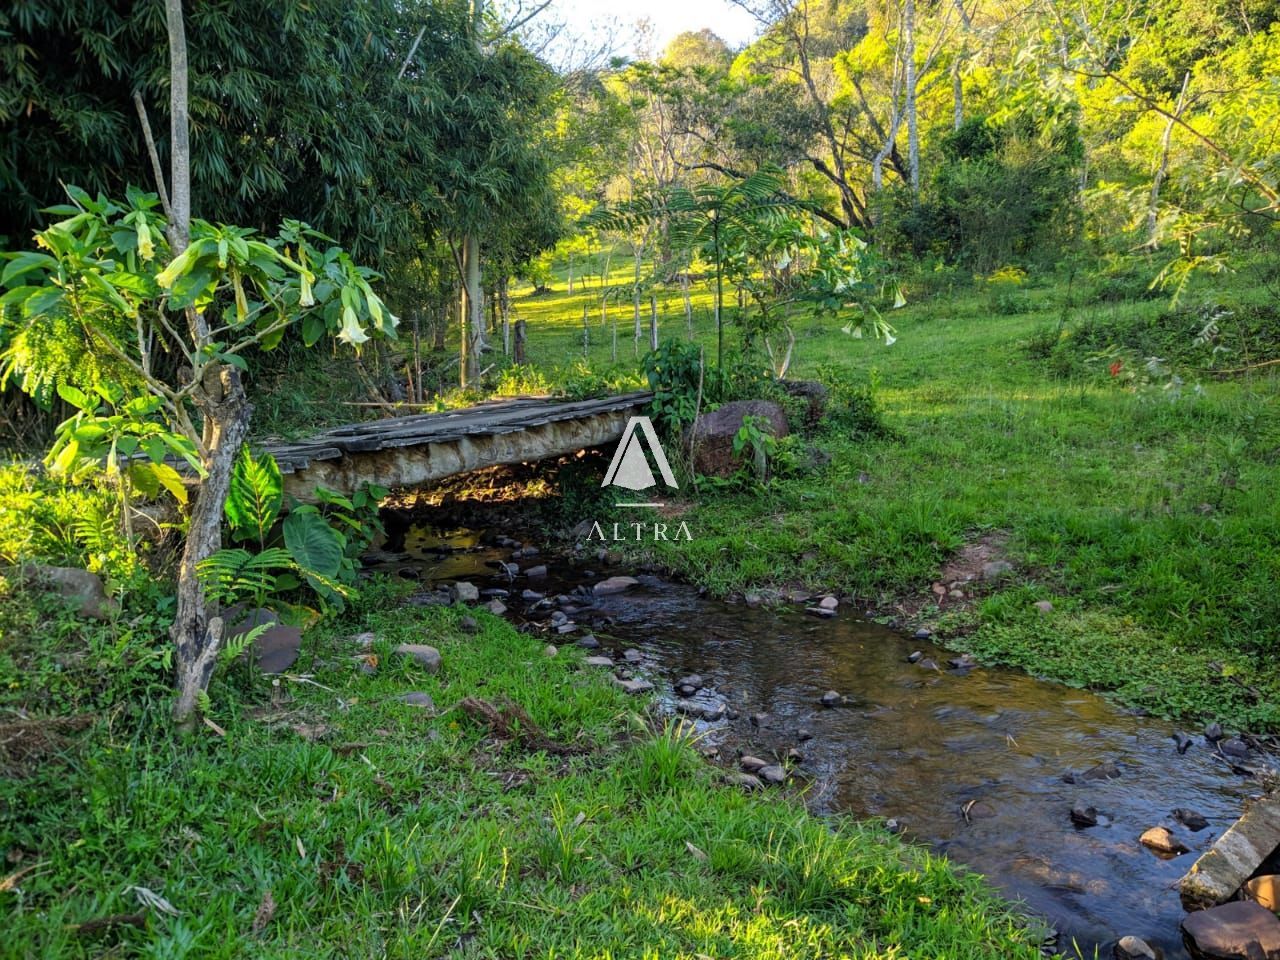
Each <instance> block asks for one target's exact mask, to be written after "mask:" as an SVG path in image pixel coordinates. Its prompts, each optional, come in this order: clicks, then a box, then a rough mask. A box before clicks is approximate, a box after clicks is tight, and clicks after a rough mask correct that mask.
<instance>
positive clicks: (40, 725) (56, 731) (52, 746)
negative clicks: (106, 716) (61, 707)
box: [0, 713, 93, 779]
mask: <svg viewBox="0 0 1280 960" xmlns="http://www.w3.org/2000/svg"><path fill="white" fill-rule="evenodd" d="M92 722H93V716H92V715H91V714H87V713H84V714H79V715H77V716H73V717H22V718H19V719H17V720H10V721H5V722H3V723H0V776H3V777H10V778H14V779H17V778H19V777H25V776H28V775H29V774H30V773H31V771H32V770H33V769H34V768H35V767H36V766H37V765H38V764H40V763H41V762H43V761H44V760H45V759H46V758H48V757H51V756H53V755H55V754H57V753H59V752H60V751H62V750H63V749H65V748H66V747H67V745H68V744H69V743H70V742H71V738H70V734H73V733H76V732H78V731H80V730H83V729H85V728H86V727H88V726H89V725H90V724H91V723H92Z"/></svg>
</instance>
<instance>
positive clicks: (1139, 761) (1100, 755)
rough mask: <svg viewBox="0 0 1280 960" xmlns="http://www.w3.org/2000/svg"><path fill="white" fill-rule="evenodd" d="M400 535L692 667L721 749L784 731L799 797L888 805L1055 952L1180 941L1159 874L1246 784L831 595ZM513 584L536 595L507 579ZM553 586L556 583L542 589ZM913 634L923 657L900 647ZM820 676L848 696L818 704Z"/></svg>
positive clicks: (492, 590) (1122, 717) (1093, 706)
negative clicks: (755, 588) (511, 567)
mask: <svg viewBox="0 0 1280 960" xmlns="http://www.w3.org/2000/svg"><path fill="white" fill-rule="evenodd" d="M500 539H501V538H500ZM402 545H403V553H400V554H399V555H398V557H397V559H396V561H395V563H394V565H393V566H391V567H390V568H389V569H394V570H399V571H400V572H401V573H402V575H418V576H421V577H422V578H423V579H424V580H427V581H439V580H454V579H460V580H469V581H471V582H473V583H475V584H476V585H477V586H479V587H481V588H482V589H483V590H484V592H485V594H486V596H485V597H484V599H489V598H490V597H494V596H497V597H500V598H501V599H502V602H503V603H504V604H506V605H508V606H509V608H510V610H509V612H508V614H507V616H509V617H511V618H513V619H514V620H516V621H517V622H522V621H529V622H531V623H536V624H546V623H547V622H548V621H549V619H550V617H551V615H552V613H553V612H554V611H555V610H556V609H558V608H559V607H565V608H567V609H568V610H569V611H570V620H571V621H574V622H576V624H577V626H576V628H575V629H573V630H571V631H570V632H567V633H565V634H563V635H557V634H556V632H555V629H554V628H549V635H548V640H549V642H552V643H556V644H558V645H561V646H565V645H569V644H572V643H574V642H575V641H576V640H577V639H579V638H581V637H582V636H584V635H585V634H587V633H592V634H594V635H595V636H597V637H598V638H599V641H600V643H601V649H600V650H599V651H593V652H598V653H601V654H608V655H611V656H613V658H614V659H615V660H616V661H618V663H619V664H620V665H622V658H621V654H622V652H623V651H624V650H625V649H634V650H636V651H638V652H639V659H638V660H637V661H636V662H631V663H627V664H625V666H626V667H627V668H628V669H630V670H631V671H632V672H634V673H635V675H636V676H640V677H644V678H646V679H648V680H651V681H653V682H654V684H655V685H656V687H657V692H658V696H659V698H660V699H661V700H662V701H663V702H664V703H665V704H666V705H667V706H668V707H671V706H673V705H674V703H675V701H676V697H677V695H676V694H675V693H673V690H672V685H673V683H674V682H675V681H676V680H677V679H679V678H681V677H684V676H686V675H688V674H693V673H696V674H699V675H701V677H702V678H703V680H704V682H705V687H704V689H702V690H701V691H699V692H698V694H697V695H696V696H695V697H694V698H693V699H694V701H695V702H699V703H703V704H707V705H714V704H715V703H717V702H720V701H723V702H724V703H725V704H726V705H727V707H728V708H729V713H728V717H727V718H726V719H723V720H720V721H716V722H713V723H706V722H704V721H698V726H699V727H700V728H702V729H704V730H705V731H706V740H707V742H709V743H712V744H714V745H716V746H718V747H719V748H720V751H721V755H722V758H723V759H722V761H721V762H722V763H724V765H725V766H726V768H727V769H734V768H735V765H734V763H733V761H734V760H735V757H736V755H737V754H738V753H747V754H752V755H755V756H758V757H761V758H764V759H767V760H769V762H771V763H772V762H774V760H773V758H774V757H781V756H785V755H786V753H787V751H788V750H789V749H790V748H793V747H794V748H796V749H797V750H798V751H799V753H800V754H801V755H802V757H803V759H802V760H800V761H798V762H793V765H792V772H793V774H794V780H793V783H798V784H800V785H802V786H803V787H805V788H806V799H807V802H808V805H809V807H810V809H811V810H813V811H815V812H817V813H847V814H851V815H853V816H855V817H859V818H867V817H874V818H883V819H885V820H889V819H892V820H893V821H896V822H897V824H898V825H900V829H901V831H902V832H903V834H904V835H905V836H906V837H908V838H910V839H911V840H913V841H916V842H919V843H924V844H928V845H929V846H930V847H931V848H933V849H934V850H936V851H937V852H939V853H943V854H945V855H946V856H947V857H949V858H950V859H952V860H953V861H955V862H957V863H960V864H964V865H966V866H968V867H970V868H972V869H973V870H975V871H977V872H979V873H982V874H984V875H985V876H986V877H988V878H989V880H990V881H991V882H992V883H993V884H994V885H995V886H996V887H997V888H999V889H1000V890H1001V891H1002V892H1003V893H1005V894H1006V895H1007V896H1009V897H1010V898H1012V899H1015V900H1020V901H1022V902H1023V903H1024V904H1025V905H1026V908H1027V910H1028V911H1029V912H1031V913H1033V914H1035V915H1038V916H1040V917H1042V918H1044V920H1045V921H1046V922H1047V923H1048V924H1049V925H1050V926H1052V928H1053V929H1054V930H1055V931H1056V932H1057V950H1058V951H1059V952H1061V953H1064V954H1067V955H1070V956H1075V955H1076V951H1077V950H1078V951H1079V952H1080V953H1081V954H1083V955H1084V956H1092V954H1093V951H1094V949H1095V948H1096V949H1097V950H1098V953H1099V955H1101V956H1103V957H1109V956H1110V955H1111V945H1112V944H1113V943H1114V942H1115V941H1116V939H1117V938H1119V937H1122V936H1125V935H1127V934H1132V935H1136V936H1140V937H1142V938H1143V939H1145V940H1147V941H1148V942H1149V943H1150V944H1152V945H1153V946H1158V947H1159V948H1161V949H1162V950H1163V951H1164V955H1165V957H1166V958H1174V957H1185V956H1186V955H1187V954H1186V953H1185V950H1184V948H1183V945H1182V941H1181V936H1180V933H1179V929H1178V924H1179V922H1180V921H1181V920H1182V918H1183V916H1184V914H1183V911H1182V907H1181V905H1180V903H1179V899H1178V893H1177V890H1176V883H1177V881H1178V879H1179V878H1180V877H1181V876H1182V874H1183V873H1184V872H1185V871H1186V869H1187V868H1188V867H1189V866H1190V865H1191V863H1192V862H1193V861H1194V859H1195V857H1197V856H1198V855H1199V854H1200V853H1201V852H1203V851H1204V850H1205V849H1207V848H1208V847H1209V846H1210V845H1211V844H1212V843H1213V841H1214V840H1215V839H1216V838H1217V837H1218V836H1219V834H1221V833H1222V832H1223V831H1224V830H1225V829H1226V828H1227V827H1229V826H1230V825H1231V823H1232V822H1233V821H1234V820H1235V818H1236V817H1237V816H1238V815H1239V814H1240V812H1241V808H1242V805H1243V802H1244V800H1245V799H1246V798H1247V797H1248V796H1250V795H1251V794H1252V793H1256V792H1257V784H1256V783H1254V782H1253V781H1251V780H1247V779H1245V778H1243V777H1240V776H1238V775H1235V774H1233V773H1232V772H1231V771H1230V770H1229V769H1228V768H1227V767H1226V766H1225V764H1224V763H1223V762H1222V761H1221V759H1220V758H1217V757H1215V755H1214V753H1213V752H1212V751H1211V750H1210V748H1209V747H1208V745H1207V744H1206V743H1205V741H1204V740H1203V739H1202V738H1199V737H1197V738H1195V742H1194V744H1193V745H1192V746H1191V747H1190V749H1189V750H1187V752H1186V754H1185V755H1179V754H1178V752H1177V750H1176V748H1175V741H1174V739H1173V734H1174V732H1175V728H1174V727H1173V726H1171V725H1170V724H1168V723H1166V722H1164V721H1161V720H1155V719H1150V718H1141V717H1138V716H1135V715H1133V714H1132V713H1129V712H1126V711H1125V710H1123V709H1121V708H1119V707H1117V706H1116V705H1114V704H1112V703H1110V702H1109V701H1107V700H1105V699H1103V698H1102V697H1100V696H1097V695H1095V694H1092V693H1089V692H1087V691H1081V690H1075V689H1071V688H1068V687H1065V686H1061V685H1058V684H1054V683H1048V682H1045V681H1042V680H1037V679H1035V678H1034V677H1031V676H1028V675H1027V674H1025V673H1021V672H1018V671H1013V670H1005V669H991V668H984V667H977V668H975V669H971V670H966V669H959V670H956V669H950V668H949V667H948V659H950V658H953V657H954V656H955V654H952V653H948V652H947V651H945V650H943V649H942V648H940V647H937V646H934V645H932V644H930V643H928V642H927V641H920V640H914V639H911V638H909V637H904V636H903V635H901V634H898V633H895V632H893V631H891V630H888V629H886V628H884V627H882V626H879V625H877V624H874V623H870V622H867V621H865V620H859V619H856V618H854V617H853V616H852V615H851V614H848V613H845V612H840V613H838V614H837V616H835V617H833V618H830V619H822V618H817V617H815V616H812V615H809V614H806V613H804V612H802V611H801V610H799V609H797V608H789V609H780V610H771V609H765V608H755V609H752V608H748V607H746V606H745V605H742V604H729V603H723V602H719V601H715V600H712V599H708V598H706V597H704V596H700V595H699V591H698V590H697V589H696V588H693V587H690V586H686V585H683V584H678V583H671V582H667V581H662V580H659V579H657V578H654V577H645V576H641V577H639V580H640V583H639V585H637V586H635V587H633V588H632V589H630V590H627V591H626V592H624V593H620V594H616V595H613V596H607V597H600V598H592V599H589V600H583V599H580V597H581V594H583V593H587V592H589V588H590V586H591V585H592V584H594V583H596V582H598V581H600V580H602V579H604V578H605V577H607V576H612V575H616V574H618V573H620V572H622V571H619V570H617V569H613V568H611V569H607V570H600V569H597V570H589V569H587V568H585V567H584V566H574V565H573V564H571V563H570V562H568V561H566V560H563V559H561V558H553V559H550V560H546V559H544V558H541V557H539V558H537V559H531V558H521V559H519V560H517V561H516V562H517V563H518V564H519V565H520V566H521V567H523V568H526V569H527V568H528V567H529V566H531V565H533V564H541V563H544V562H546V563H549V564H550V566H551V578H550V579H547V578H538V579H527V578H525V577H523V576H517V577H516V578H515V579H514V580H512V579H511V578H510V577H509V576H508V575H507V573H506V572H505V571H503V570H502V569H501V568H500V566H499V565H500V564H501V563H503V562H510V560H511V554H512V550H511V549H510V548H509V547H497V546H494V545H492V540H491V539H490V538H488V537H486V536H484V535H482V534H481V533H479V532H477V531H467V530H455V531H444V532H441V531H436V530H430V529H426V528H421V527H418V528H412V529H410V530H409V531H407V533H405V535H404V540H403V543H402ZM399 546H401V544H399V543H398V544H397V547H399ZM406 568H408V569H406ZM575 588H578V595H577V596H574V589H575ZM525 590H532V591H535V592H536V593H544V592H545V593H546V595H547V599H546V600H542V601H539V600H538V599H537V598H536V597H529V598H522V596H521V594H522V591H525ZM566 594H568V595H570V596H571V597H572V599H569V600H561V601H560V603H559V605H558V606H557V605H556V604H555V603H554V599H555V598H556V597H557V596H562V595H566ZM574 607H582V609H579V610H577V611H576V612H575V611H574V609H573V608H574ZM917 651H918V652H920V653H922V654H923V655H924V658H925V660H922V661H921V662H920V663H911V662H909V661H908V657H909V655H911V654H912V653H914V652H917ZM632 656H633V658H634V657H635V655H634V654H633V655H632ZM927 660H932V661H934V662H936V664H937V667H936V668H934V667H933V666H929V665H925V661H927ZM829 690H834V691H837V692H838V693H840V694H841V695H843V696H844V697H845V698H846V700H847V702H846V703H845V704H844V705H842V706H837V707H833V708H826V707H823V706H821V705H820V704H819V699H820V698H821V697H822V695H823V694H824V693H825V692H827V691H829ZM730 718H732V719H730ZM802 731H806V732H808V733H810V734H811V735H812V736H811V738H807V739H802V736H801V735H799V734H801V732H802ZM1101 764H1115V765H1116V767H1118V771H1119V775H1118V776H1117V777H1115V778H1112V779H1108V778H1107V777H1105V776H1103V774H1104V773H1107V772H1109V773H1113V774H1114V773H1115V772H1116V771H1115V770H1110V771H1108V770H1107V769H1106V768H1100V767H1099V765H1101ZM1091 770H1092V771H1093V772H1092V773H1091V774H1090V775H1089V777H1087V778H1086V777H1085V776H1084V774H1085V772H1086V771H1091ZM1069 780H1074V781H1075V782H1068V781H1069ZM770 789H777V788H770ZM1077 804H1079V805H1084V806H1091V807H1094V808H1096V810H1097V811H1098V813H1099V814H1100V815H1101V816H1100V822H1099V824H1098V825H1097V826H1092V827H1088V828H1083V829H1082V828H1078V827H1077V826H1075V825H1073V823H1072V821H1071V818H1070V816H1069V813H1070V810H1071V808H1072V807H1073V805H1077ZM1174 808H1184V809H1189V810H1194V811H1196V812H1198V813H1200V814H1202V815H1203V816H1204V817H1205V818H1207V819H1208V821H1209V826H1208V827H1206V828H1203V829H1201V830H1199V831H1198V832H1193V831H1191V830H1190V829H1188V828H1187V827H1185V826H1183V825H1182V824H1181V823H1179V822H1178V821H1177V820H1175V819H1174V817H1173V816H1172V813H1171V811H1172V810H1173V809H1174ZM1158 825H1164V826H1167V827H1169V828H1170V829H1171V830H1172V831H1173V833H1174V834H1175V836H1177V838H1178V839H1180V840H1181V841H1182V842H1183V843H1184V844H1186V846H1188V847H1189V848H1190V850H1191V852H1190V853H1187V854H1183V855H1181V856H1178V857H1174V858H1172V859H1163V858H1161V857H1160V856H1158V855H1156V854H1155V853H1153V852H1151V851H1150V850H1147V849H1146V848H1144V847H1142V846H1141V845H1139V843H1138V837H1139V835H1140V834H1141V833H1142V832H1143V831H1144V830H1146V829H1147V828H1149V827H1153V826H1158Z"/></svg>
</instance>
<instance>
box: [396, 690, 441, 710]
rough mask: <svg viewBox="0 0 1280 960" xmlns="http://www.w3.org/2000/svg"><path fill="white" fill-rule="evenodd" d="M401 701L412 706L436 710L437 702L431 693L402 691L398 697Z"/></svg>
mask: <svg viewBox="0 0 1280 960" xmlns="http://www.w3.org/2000/svg"><path fill="white" fill-rule="evenodd" d="M396 699H397V700H399V701H400V702H401V703H407V704H408V705H409V706H411V707H422V708H423V709H424V710H434V709H435V708H436V702H435V701H434V700H432V699H431V694H429V693H421V692H419V691H414V692H412V693H402V694H400V696H398V697H396Z"/></svg>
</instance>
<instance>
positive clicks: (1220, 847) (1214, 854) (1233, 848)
mask: <svg viewBox="0 0 1280 960" xmlns="http://www.w3.org/2000/svg"><path fill="white" fill-rule="evenodd" d="M1277 847H1280V797H1277V796H1267V797H1263V798H1261V799H1259V800H1255V801H1254V802H1253V803H1252V804H1250V806H1249V807H1248V809H1246V810H1245V812H1244V815H1243V816H1241V817H1240V819H1239V820H1237V821H1236V822H1235V823H1234V824H1233V825H1232V826H1231V828H1230V829H1229V830H1227V832H1226V833H1224V834H1223V835H1222V836H1220V837H1219V838H1218V839H1217V841H1216V842H1215V843H1214V845H1213V846H1212V847H1211V848H1209V850H1208V852H1206V853H1205V854H1204V855H1203V856H1201V857H1200V859H1199V860H1197V861H1196V862H1195V863H1194V864H1192V866H1191V869H1190V870H1188V871H1187V874H1186V876H1184V877H1183V878H1182V881H1181V883H1180V884H1179V890H1180V891H1181V894H1182V903H1183V905H1184V906H1186V907H1188V908H1189V909H1195V908H1196V907H1204V906H1211V905H1213V904H1216V903H1222V902H1223V901H1224V900H1227V899H1228V898H1229V897H1231V896H1232V895H1233V894H1235V892H1236V891H1237V890H1238V889H1240V886H1241V884H1243V883H1244V882H1245V880H1247V879H1248V878H1249V877H1251V876H1252V875H1253V873H1254V872H1255V871H1256V870H1257V869H1258V867H1259V866H1260V865H1261V864H1262V862H1263V861H1264V860H1265V859H1266V858H1267V857H1269V856H1270V855H1271V853H1272V852H1273V851H1274V850H1275V849H1276V848H1277Z"/></svg>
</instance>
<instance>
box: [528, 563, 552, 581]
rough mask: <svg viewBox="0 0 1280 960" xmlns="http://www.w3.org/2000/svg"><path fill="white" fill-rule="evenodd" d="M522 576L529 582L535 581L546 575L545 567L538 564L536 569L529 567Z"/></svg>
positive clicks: (543, 564)
mask: <svg viewBox="0 0 1280 960" xmlns="http://www.w3.org/2000/svg"><path fill="white" fill-rule="evenodd" d="M524 575H525V576H526V577H528V578H530V579H531V580H537V579H540V578H542V577H545V576H546V575H547V565H546V564H545V563H540V564H538V565H537V566H536V567H530V568H529V569H528V570H526V571H525V572H524Z"/></svg>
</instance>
